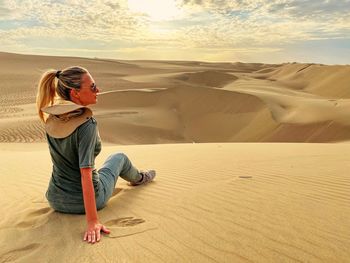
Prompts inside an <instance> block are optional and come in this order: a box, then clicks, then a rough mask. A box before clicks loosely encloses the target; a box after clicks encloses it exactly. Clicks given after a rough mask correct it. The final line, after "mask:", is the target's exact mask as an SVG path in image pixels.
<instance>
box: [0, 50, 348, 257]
mask: <svg viewBox="0 0 350 263" xmlns="http://www.w3.org/2000/svg"><path fill="white" fill-rule="evenodd" d="M72 65H81V66H84V67H86V68H87V69H89V71H90V72H91V73H92V75H93V77H94V78H95V81H96V83H97V85H98V86H99V87H100V88H102V90H103V92H102V93H101V94H100V95H99V97H98V104H97V105H94V106H93V111H94V115H95V118H96V119H97V121H98V126H99V131H100V135H101V138H102V141H103V147H102V151H101V153H100V155H99V156H98V157H97V158H96V162H95V164H96V168H97V169H99V168H100V167H101V165H102V164H103V162H104V161H105V160H106V158H107V157H108V156H109V155H110V154H112V153H116V152H123V153H125V154H127V155H128V156H129V158H130V159H131V160H132V162H133V164H134V165H135V166H136V167H137V168H139V169H149V168H152V169H155V170H156V171H157V176H156V178H155V181H154V182H152V183H150V184H148V185H147V186H138V187H131V186H129V185H128V184H127V183H126V182H125V181H123V180H122V179H121V178H120V179H118V182H117V185H116V189H115V191H114V193H113V195H112V197H111V199H110V200H109V202H108V203H107V207H106V208H104V209H102V210H101V211H100V212H99V213H98V214H99V219H100V222H101V223H103V224H105V225H106V226H107V227H108V228H110V230H111V234H110V235H108V236H107V235H104V236H103V237H102V240H101V241H100V243H98V244H95V245H93V246H92V245H89V244H84V243H83V241H82V238H83V233H84V231H85V227H86V222H85V221H86V219H85V216H84V215H69V214H61V213H57V212H54V211H53V210H52V209H51V208H50V207H49V205H48V203H47V201H46V199H45V192H46V189H47V185H48V182H49V180H50V176H51V173H52V162H51V158H50V154H49V151H48V148H47V147H48V146H47V144H46V142H45V132H44V129H43V124H42V123H40V121H39V118H38V116H37V113H36V108H35V96H36V90H37V87H36V86H37V82H38V80H39V77H40V75H41V73H43V71H45V70H47V69H49V68H54V69H63V68H65V67H67V66H72ZM0 79H1V85H0V91H1V93H0V94H1V96H0V182H1V183H0V214H1V215H2V216H1V217H0V244H1V245H0V262H26V263H27V262H55V261H57V259H58V260H59V261H61V262H82V263H86V262H97V263H100V262H101V263H102V262H117V263H118V262H150V263H155V262H167V263H168V262H169V263H172V262H174V263H178V262H220V263H221V262H227V263H232V262H268V263H270V262H348V261H349V258H350V250H349V247H350V206H349V204H350V195H349V187H350V177H349V168H350V165H349V155H350V148H349V145H348V141H349V139H350V105H349V104H350V89H349V88H350V87H349V83H350V66H327V65H317V64H300V63H287V64H280V65H275V64H259V63H241V62H235V63H208V62H198V61H144V60H137V61H120V60H118V61H117V60H111V59H87V58H70V57H48V56H33V55H17V54H9V53H0ZM241 142H249V143H241ZM261 142H264V143H261ZM268 142H274V143H268ZM276 142H279V143H276ZM285 142H288V143H285ZM291 142H293V143H291ZM297 142H302V143H297ZM305 142H314V143H312V144H310V143H305ZM317 142H322V143H317ZM325 142H337V143H325Z"/></svg>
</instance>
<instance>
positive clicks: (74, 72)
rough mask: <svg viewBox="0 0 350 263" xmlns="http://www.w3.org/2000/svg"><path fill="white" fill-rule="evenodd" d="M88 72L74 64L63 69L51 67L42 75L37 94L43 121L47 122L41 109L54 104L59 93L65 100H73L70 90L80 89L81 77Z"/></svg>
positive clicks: (38, 106)
mask: <svg viewBox="0 0 350 263" xmlns="http://www.w3.org/2000/svg"><path fill="white" fill-rule="evenodd" d="M86 73H88V71H87V70H86V69H85V68H83V67H79V66H74V67H69V68H66V69H64V70H62V71H57V70H54V69H51V70H48V71H46V72H45V73H44V74H43V75H42V76H41V79H40V81H39V84H38V93H37V96H36V106H37V110H38V114H39V117H40V120H41V121H43V122H45V116H44V112H43V111H42V110H41V109H42V108H44V107H46V106H49V105H52V104H53V103H54V100H55V97H56V96H57V95H58V96H59V97H61V98H62V99H64V100H71V98H70V90H71V89H76V90H79V89H80V86H81V78H82V76H83V75H84V74H86ZM56 78H57V81H56Z"/></svg>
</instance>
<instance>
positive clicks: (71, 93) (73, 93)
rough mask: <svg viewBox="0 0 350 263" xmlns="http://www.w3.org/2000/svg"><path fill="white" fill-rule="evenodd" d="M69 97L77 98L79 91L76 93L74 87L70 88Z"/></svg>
mask: <svg viewBox="0 0 350 263" xmlns="http://www.w3.org/2000/svg"><path fill="white" fill-rule="evenodd" d="M70 97H71V98H76V99H79V93H78V91H77V90H75V89H71V90H70Z"/></svg>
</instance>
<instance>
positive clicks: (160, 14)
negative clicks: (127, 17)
mask: <svg viewBox="0 0 350 263" xmlns="http://www.w3.org/2000/svg"><path fill="white" fill-rule="evenodd" d="M128 7H129V9H130V11H131V12H134V13H142V14H146V15H147V16H149V18H150V19H151V20H155V21H161V20H170V19H174V18H175V17H178V16H179V15H181V13H182V12H181V10H180V8H179V7H177V6H176V3H175V0H147V1H145V0H128Z"/></svg>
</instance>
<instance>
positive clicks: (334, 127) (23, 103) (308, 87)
mask: <svg viewBox="0 0 350 263" xmlns="http://www.w3.org/2000/svg"><path fill="white" fill-rule="evenodd" d="M0 57H1V59H2V60H1V61H2V62H3V63H4V64H6V67H3V70H2V71H0V76H1V78H2V80H3V83H4V85H3V86H2V87H1V90H2V96H1V99H0V141H1V142H33V141H41V142H43V141H45V136H44V132H43V128H42V126H41V125H40V123H39V122H38V121H37V120H35V118H36V113H35V109H34V102H35V94H36V87H35V85H36V82H37V81H38V76H39V75H40V72H41V71H42V70H43V69H46V68H63V67H66V66H68V65H76V64H79V65H82V66H85V67H87V68H89V69H90V71H91V72H92V74H93V76H94V77H95V80H96V82H97V83H98V84H100V87H102V90H103V93H102V94H101V95H100V96H99V100H100V102H101V103H99V104H98V105H97V106H96V108H95V110H96V111H95V115H96V118H97V120H98V121H99V122H100V123H101V127H102V129H101V135H102V139H103V140H104V141H106V142H110V143H118V144H147V143H178V142H266V141H268V142H273V141H278V142H305V141H307V142H333V141H346V140H349V139H350V133H349V128H348V127H349V124H350V123H349V120H350V110H349V109H350V107H348V105H349V101H348V99H347V92H348V88H347V83H349V81H350V79H349V78H348V77H349V76H350V74H349V70H350V67H349V66H326V65H316V64H298V63H292V64H281V65H272V64H271V65H268V64H258V63H247V64H245V63H240V62H237V63H207V62H195V61H192V62H191V61H188V62H186V61H116V60H108V59H84V58H63V57H45V56H31V55H26V56H24V55H16V54H7V53H0ZM51 61H55V64H54V65H52V63H51ZM16 72H19V73H16ZM22 72H25V74H22ZM218 88H220V89H221V90H219V89H218ZM118 91H120V92H118Z"/></svg>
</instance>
